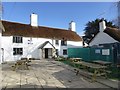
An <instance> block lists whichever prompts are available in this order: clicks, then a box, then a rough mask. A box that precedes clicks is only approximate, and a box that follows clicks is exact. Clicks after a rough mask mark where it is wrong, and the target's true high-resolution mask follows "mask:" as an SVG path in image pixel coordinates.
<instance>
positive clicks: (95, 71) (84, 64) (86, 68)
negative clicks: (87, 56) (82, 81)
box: [74, 61, 107, 81]
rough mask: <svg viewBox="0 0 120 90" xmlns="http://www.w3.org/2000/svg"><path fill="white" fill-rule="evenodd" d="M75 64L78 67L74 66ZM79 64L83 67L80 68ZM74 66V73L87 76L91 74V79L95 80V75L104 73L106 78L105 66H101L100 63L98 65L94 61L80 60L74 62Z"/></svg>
mask: <svg viewBox="0 0 120 90" xmlns="http://www.w3.org/2000/svg"><path fill="white" fill-rule="evenodd" d="M76 64H78V65H79V67H76ZM80 66H82V67H83V69H80ZM74 67H75V71H76V75H78V73H80V74H82V75H85V76H88V77H89V76H92V81H96V77H97V76H103V75H104V76H105V77H106V78H107V72H106V68H107V66H102V65H98V64H94V63H89V62H84V61H80V62H74ZM89 69H92V70H93V72H90V71H89Z"/></svg>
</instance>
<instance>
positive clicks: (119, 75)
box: [60, 60, 120, 80]
mask: <svg viewBox="0 0 120 90" xmlns="http://www.w3.org/2000/svg"><path fill="white" fill-rule="evenodd" d="M60 62H63V63H65V64H68V65H70V66H72V67H74V64H73V63H71V62H70V61H69V60H60ZM75 66H76V67H79V65H78V64H75ZM82 68H83V67H82V66H80V69H82ZM88 70H89V72H93V71H94V70H93V69H90V68H89V69H88ZM108 70H109V71H111V72H112V73H109V74H108V78H109V79H114V80H120V68H117V67H116V66H111V67H109V68H108Z"/></svg>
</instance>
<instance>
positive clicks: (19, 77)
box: [2, 59, 117, 90]
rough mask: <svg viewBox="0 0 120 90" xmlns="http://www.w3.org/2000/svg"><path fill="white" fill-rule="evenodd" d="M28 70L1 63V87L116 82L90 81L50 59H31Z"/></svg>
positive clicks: (99, 85) (91, 85) (84, 85)
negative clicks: (16, 68) (14, 69)
mask: <svg viewBox="0 0 120 90" xmlns="http://www.w3.org/2000/svg"><path fill="white" fill-rule="evenodd" d="M30 64H31V66H30V70H19V69H18V70H16V71H12V69H11V68H10V66H11V65H12V63H9V62H8V63H6V64H3V65H2V87H3V88H5V89H7V88H8V89H9V88H13V89H14V88H21V89H25V88H31V89H33V90H37V89H40V90H43V89H44V90H47V89H48V88H56V89H58V90H59V89H60V88H111V87H110V86H109V85H111V86H112V85H113V87H117V85H115V84H116V83H114V82H113V83H114V84H112V83H111V82H110V81H105V80H103V79H102V80H101V82H106V83H107V84H109V85H106V84H102V83H100V82H94V83H91V82H90V79H87V78H85V77H83V76H81V75H77V76H76V74H75V73H74V68H73V67H71V66H68V65H66V64H64V63H61V62H59V61H54V60H52V59H47V60H46V59H43V60H34V61H32V62H31V63H30Z"/></svg>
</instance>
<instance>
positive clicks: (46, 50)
mask: <svg viewBox="0 0 120 90" xmlns="http://www.w3.org/2000/svg"><path fill="white" fill-rule="evenodd" d="M45 58H48V48H45Z"/></svg>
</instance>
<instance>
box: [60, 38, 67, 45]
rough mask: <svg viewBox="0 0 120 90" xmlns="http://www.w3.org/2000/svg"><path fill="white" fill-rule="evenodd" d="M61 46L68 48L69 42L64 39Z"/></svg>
mask: <svg viewBox="0 0 120 90" xmlns="http://www.w3.org/2000/svg"><path fill="white" fill-rule="evenodd" d="M61 46H67V40H66V39H64V38H63V40H61Z"/></svg>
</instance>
